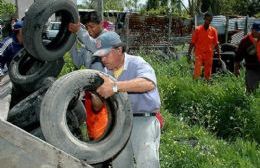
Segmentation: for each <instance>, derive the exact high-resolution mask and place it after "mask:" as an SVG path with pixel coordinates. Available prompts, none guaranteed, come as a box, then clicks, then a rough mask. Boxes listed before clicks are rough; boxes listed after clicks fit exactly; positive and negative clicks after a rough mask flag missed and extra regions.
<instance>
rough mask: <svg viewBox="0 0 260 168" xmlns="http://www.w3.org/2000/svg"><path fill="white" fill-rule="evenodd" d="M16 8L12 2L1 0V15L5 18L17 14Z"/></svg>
mask: <svg viewBox="0 0 260 168" xmlns="http://www.w3.org/2000/svg"><path fill="white" fill-rule="evenodd" d="M15 11H16V8H15V6H14V5H13V4H12V3H7V2H6V1H4V0H0V17H1V18H2V19H4V20H6V19H10V17H11V16H13V15H14V14H15Z"/></svg>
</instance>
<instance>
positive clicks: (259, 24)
mask: <svg viewBox="0 0 260 168" xmlns="http://www.w3.org/2000/svg"><path fill="white" fill-rule="evenodd" d="M243 59H245V67H246V74H245V82H246V90H247V92H248V93H252V92H255V91H256V89H257V88H258V87H259V81H260V20H259V21H254V23H253V25H252V29H251V32H250V33H249V34H248V35H246V36H245V37H244V38H243V39H242V40H241V42H240V44H239V46H238V49H237V51H236V56H235V63H234V72H235V74H236V75H237V76H238V75H240V67H241V61H242V60H243Z"/></svg>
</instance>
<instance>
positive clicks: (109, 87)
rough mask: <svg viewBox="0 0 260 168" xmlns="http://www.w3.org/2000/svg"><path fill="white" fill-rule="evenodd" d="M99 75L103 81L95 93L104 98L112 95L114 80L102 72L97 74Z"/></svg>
mask: <svg viewBox="0 0 260 168" xmlns="http://www.w3.org/2000/svg"><path fill="white" fill-rule="evenodd" d="M99 76H100V77H101V78H102V79H104V83H103V84H102V85H101V86H100V87H98V88H97V93H98V94H99V95H100V96H102V97H104V98H105V99H106V98H108V97H110V96H112V95H114V92H113V85H114V83H115V82H114V81H113V80H112V79H110V78H109V77H108V76H105V75H103V74H99Z"/></svg>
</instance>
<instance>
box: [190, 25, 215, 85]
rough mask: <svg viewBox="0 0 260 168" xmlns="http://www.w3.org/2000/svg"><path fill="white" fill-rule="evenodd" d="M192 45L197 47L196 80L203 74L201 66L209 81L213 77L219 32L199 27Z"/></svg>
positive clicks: (211, 28) (193, 36) (194, 33)
mask: <svg viewBox="0 0 260 168" xmlns="http://www.w3.org/2000/svg"><path fill="white" fill-rule="evenodd" d="M191 42H192V44H193V45H194V46H195V68H194V79H197V78H198V77H199V76H200V74H201V66H204V77H205V78H206V79H207V80H209V78H210V76H211V69H212V60H213V51H214V48H215V47H216V45H217V44H218V33H217V30H216V29H215V28H214V27H212V26H209V28H208V29H207V30H206V29H205V28H204V26H203V25H201V26H198V27H197V28H196V30H195V31H194V32H193V34H192V39H191Z"/></svg>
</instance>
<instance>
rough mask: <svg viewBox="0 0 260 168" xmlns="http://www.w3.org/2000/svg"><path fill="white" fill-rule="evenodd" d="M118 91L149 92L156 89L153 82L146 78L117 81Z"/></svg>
mask: <svg viewBox="0 0 260 168" xmlns="http://www.w3.org/2000/svg"><path fill="white" fill-rule="evenodd" d="M116 84H117V87H118V91H120V92H137V93H142V92H148V91H151V90H153V89H154V88H155V85H154V83H153V82H152V81H150V80H148V79H145V78H135V79H132V80H129V81H117V82H116Z"/></svg>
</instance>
